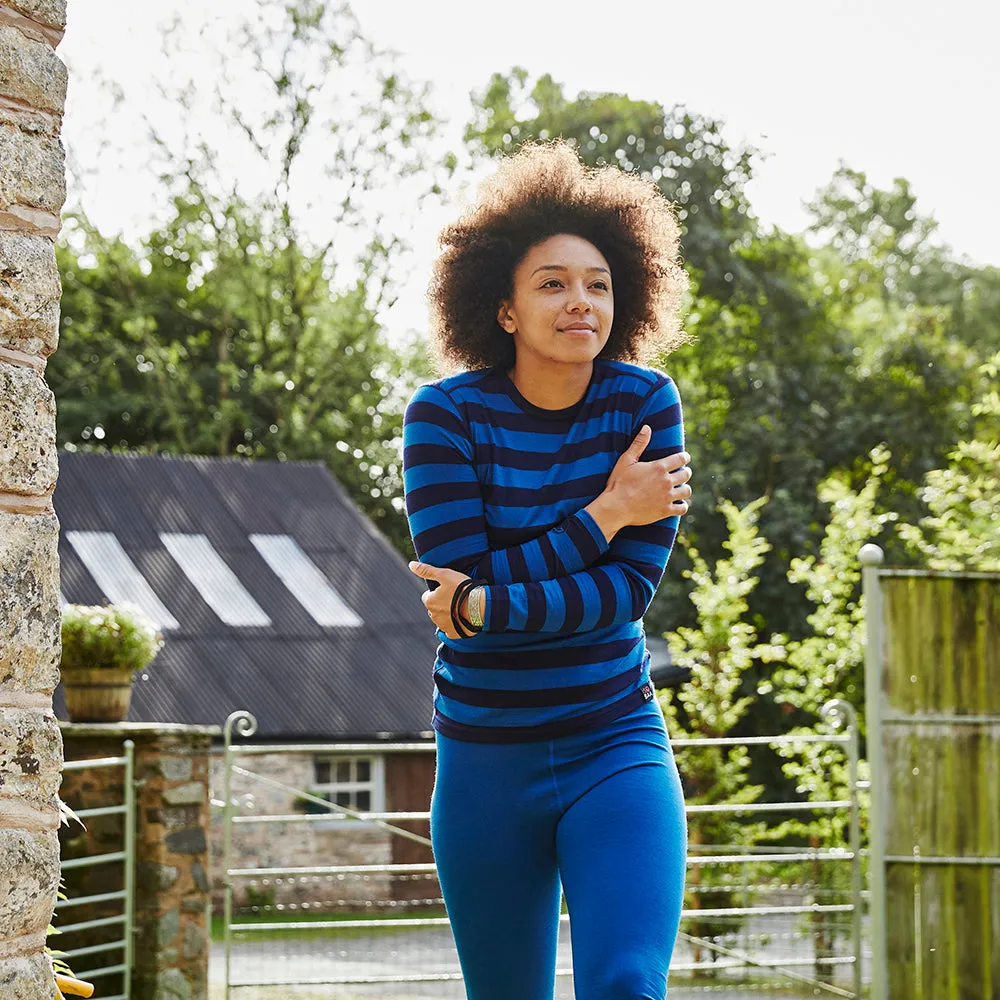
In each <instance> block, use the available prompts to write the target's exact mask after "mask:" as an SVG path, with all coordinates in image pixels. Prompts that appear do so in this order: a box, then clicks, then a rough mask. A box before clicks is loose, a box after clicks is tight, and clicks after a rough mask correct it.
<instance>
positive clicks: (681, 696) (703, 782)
mask: <svg viewBox="0 0 1000 1000" xmlns="http://www.w3.org/2000/svg"><path fill="white" fill-rule="evenodd" d="M765 502H766V501H765V498H760V499H758V500H755V501H754V502H752V503H750V504H747V506H746V507H744V508H742V509H740V508H737V507H736V506H735V505H733V504H731V503H727V502H722V503H721V504H720V512H721V513H722V515H723V517H724V518H725V520H726V524H727V525H728V527H729V537H728V539H727V540H726V541H725V542H724V543H723V545H724V547H725V548H726V549H727V550H728V551H729V552H730V556H729V557H727V558H724V559H720V560H719V561H718V562H716V564H715V568H714V571H713V570H710V569H709V567H708V564H707V563H706V562H705V560H704V559H703V558H702V556H701V555H700V554H699V552H698V551H697V549H695V548H694V547H693V546H692V545H690V544H689V543H684V544H687V549H688V556H689V558H690V560H691V564H692V568H691V569H690V570H687V571H686V574H685V575H686V576H688V577H689V578H690V579H691V580H692V582H693V587H692V590H691V602H692V603H693V605H694V607H695V609H696V610H697V619H698V624H697V626H696V627H693V628H691V627H684V626H682V627H680V628H678V629H676V631H674V632H670V633H668V634H667V636H666V638H667V640H668V643H669V646H670V653H671V657H672V658H673V661H674V662H675V663H676V664H678V665H679V666H682V667H687V668H688V669H689V670H690V671H691V678H690V680H689V681H688V682H686V683H685V684H683V685H681V686H680V687H678V688H673V689H666V690H664V691H663V692H661V693H660V695H659V699H660V704H661V706H662V708H663V712H664V717H665V718H666V721H667V724H668V728H669V731H670V735H671V737H672V738H675V739H676V738H691V737H695V736H697V737H715V738H718V737H726V736H729V735H730V734H731V733H732V732H733V730H734V729H735V728H736V726H737V725H738V724H739V722H740V720H741V719H742V718H743V717H744V715H745V714H746V712H747V710H748V709H749V708H750V706H751V705H752V704H753V702H754V698H753V696H749V695H743V694H740V690H741V687H742V684H743V679H744V675H745V674H746V672H747V670H748V668H749V667H750V665H751V664H752V663H753V662H754V661H755V660H764V661H771V660H775V659H778V658H779V657H781V655H782V654H783V652H784V650H783V646H782V642H783V638H782V637H781V636H772V637H771V640H770V642H766V643H761V642H758V641H757V630H756V629H755V628H754V626H753V625H751V624H750V623H748V622H746V621H744V616H745V615H746V613H747V595H748V594H750V592H751V591H752V590H753V589H754V587H755V586H756V585H757V576H756V572H755V571H756V569H757V567H758V566H759V565H760V563H761V562H762V560H763V558H764V554H765V553H766V552H767V550H768V549H769V548H770V546H769V544H768V542H767V541H766V540H765V539H764V538H762V537H761V536H760V535H759V534H758V530H757V521H758V517H759V511H760V509H761V508H762V507H763V505H764V503H765ZM677 757H678V761H677V763H678V767H679V769H680V772H681V776H682V780H683V783H684V786H685V798H686V799H687V801H688V803H689V804H691V805H696V806H697V805H712V804H717V803H727V804H731V803H750V802H754V801H756V800H757V798H758V797H759V796H760V794H761V792H762V791H763V788H762V786H760V785H751V784H749V782H748V779H747V767H748V765H749V763H750V758H749V756H748V754H747V749H746V747H744V746H734V747H729V748H725V749H724V748H722V747H719V746H695V747H685V748H683V749H680V750H679V751H678V754H677ZM764 832H765V824H764V823H760V822H747V821H746V820H745V819H743V818H740V817H738V816H735V815H733V814H726V813H699V812H694V813H691V814H689V817H688V838H689V842H690V844H691V845H694V846H695V847H697V846H702V845H703V846H706V847H709V848H710V847H711V846H712V845H733V844H739V845H745V846H751V845H753V844H754V843H756V842H757V841H758V840H759V839H761V837H762V836H763V835H764ZM692 854H693V855H694V856H701V854H702V852H700V851H698V850H695V851H693V852H692ZM731 868H732V866H724V865H706V866H701V865H696V866H695V867H694V868H693V869H692V870H691V872H690V873H689V876H688V882H687V899H686V906H687V907H688V908H689V909H695V910H697V909H708V908H715V907H725V906H729V905H732V901H733V898H734V896H735V891H734V889H733V886H732V871H731V870H730V869H731ZM737 926H738V922H737V923H736V924H734V923H733V922H732V920H717V919H716V920H713V919H708V918H705V919H695V920H694V921H693V923H692V924H691V932H692V934H693V935H695V936H697V937H702V938H704V937H710V936H713V935H716V934H720V933H724V932H727V931H732V930H734V929H735V928H736V927H737ZM712 957H713V958H714V954H713V956H712ZM695 961H696V962H700V961H701V946H700V945H696V946H695Z"/></svg>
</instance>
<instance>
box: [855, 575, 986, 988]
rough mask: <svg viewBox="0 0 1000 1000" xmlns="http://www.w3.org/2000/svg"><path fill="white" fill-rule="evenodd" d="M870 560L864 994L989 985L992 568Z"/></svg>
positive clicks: (867, 590)
mask: <svg viewBox="0 0 1000 1000" xmlns="http://www.w3.org/2000/svg"><path fill="white" fill-rule="evenodd" d="M871 569H872V571H874V572H877V575H878V580H877V587H878V597H877V600H876V601H874V602H873V601H870V600H869V589H868V588H866V592H865V593H866V601H867V602H868V603H867V607H866V609H867V613H868V614H869V615H873V614H878V615H879V618H880V621H878V622H870V623H869V639H870V641H871V640H872V639H873V638H874V637H876V636H879V634H880V633H881V635H880V636H879V641H880V643H881V647H882V648H881V654H879V652H878V651H877V650H876V651H874V652H875V654H876V655H874V656H871V655H870V656H869V674H868V677H867V684H868V686H869V690H868V692H867V694H868V705H869V722H868V736H869V757H870V759H871V763H872V795H873V802H874V801H875V800H878V802H877V805H876V809H875V816H873V823H872V853H871V859H872V891H873V901H872V903H873V914H872V915H873V933H875V932H876V931H877V930H879V929H880V928H879V922H880V918H879V917H878V915H877V901H876V899H875V898H874V894H875V892H876V886H877V885H878V884H879V882H881V881H883V880H884V911H883V912H884V942H885V951H884V955H885V959H884V961H885V976H884V982H882V983H880V982H879V980H880V978H881V977H880V975H879V973H880V971H881V970H880V969H879V968H878V963H879V961H880V959H879V953H880V949H879V947H878V944H879V942H878V941H877V940H874V941H873V955H874V961H875V963H876V967H875V969H874V970H873V991H872V996H873V998H875V1000H888V998H895V997H906V998H908V1000H909V998H913V1000H972V998H976V1000H980V998H984V1000H985V998H1000V947H997V942H998V941H1000V906H998V902H1000V574H995V573H994V574H987V573H966V574H953V573H928V572H923V571H904V570H892V569H877V565H874V564H873V565H872V566H871ZM879 660H881V663H880V664H878V666H879V667H880V669H879V670H878V672H877V673H874V674H873V673H872V672H871V668H872V665H873V662H872V661H879ZM873 713H874V714H873ZM876 866H881V867H882V870H881V871H880V872H877V871H876Z"/></svg>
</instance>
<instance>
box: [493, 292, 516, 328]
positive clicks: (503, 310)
mask: <svg viewBox="0 0 1000 1000" xmlns="http://www.w3.org/2000/svg"><path fill="white" fill-rule="evenodd" d="M497 322H498V323H499V324H500V325H501V326H502V327H503V328H504V329H505V330H506V331H507V332H508V333H516V332H517V323H516V322H515V321H514V317H513V315H511V311H510V303H509V302H508V301H507V300H506V299H503V300H502V301H501V302H500V308H499V309H498V310H497Z"/></svg>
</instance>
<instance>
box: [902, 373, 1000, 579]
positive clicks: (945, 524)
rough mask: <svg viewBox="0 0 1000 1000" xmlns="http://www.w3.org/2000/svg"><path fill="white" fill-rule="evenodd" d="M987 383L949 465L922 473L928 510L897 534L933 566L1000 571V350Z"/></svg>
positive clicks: (986, 380)
mask: <svg viewBox="0 0 1000 1000" xmlns="http://www.w3.org/2000/svg"><path fill="white" fill-rule="evenodd" d="M981 372H982V374H983V376H984V380H985V382H986V384H985V387H984V389H983V392H982V395H981V396H980V398H979V399H977V400H976V401H975V402H974V403H973V405H972V414H973V416H974V417H975V418H977V419H976V428H975V431H976V433H975V436H973V437H972V438H971V439H970V440H966V441H960V442H959V443H958V444H957V445H956V446H955V448H954V450H953V451H952V452H951V453H950V454H949V456H948V458H949V462H950V464H949V465H948V466H947V467H946V468H943V469H934V470H932V471H931V472H928V473H927V475H926V476H925V477H924V485H923V487H922V489H921V490H920V498H921V500H923V501H924V503H925V504H927V507H928V508H929V511H930V512H929V513H928V514H927V515H926V516H924V517H922V518H921V519H920V521H919V522H918V523H917V524H900V525H899V534H900V536H901V537H902V538H903V540H904V541H905V542H906V543H907V544H908V545H909V546H910V548H911V550H913V551H914V553H915V554H916V555H917V556H918V557H919V558H920V560H921V562H922V563H923V564H924V565H926V566H927V567H928V568H930V569H938V570H952V571H961V570H970V569H971V570H990V571H1000V390H998V389H997V385H998V384H1000V383H998V380H997V376H998V374H1000V354H996V355H994V356H993V357H992V358H991V359H990V360H989V361H987V362H986V363H985V364H984V365H983V366H982V368H981Z"/></svg>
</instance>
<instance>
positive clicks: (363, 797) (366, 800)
mask: <svg viewBox="0 0 1000 1000" xmlns="http://www.w3.org/2000/svg"><path fill="white" fill-rule="evenodd" d="M356 794H357V796H358V809H360V810H361V812H370V811H371V807H372V793H371V792H357V793H356Z"/></svg>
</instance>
